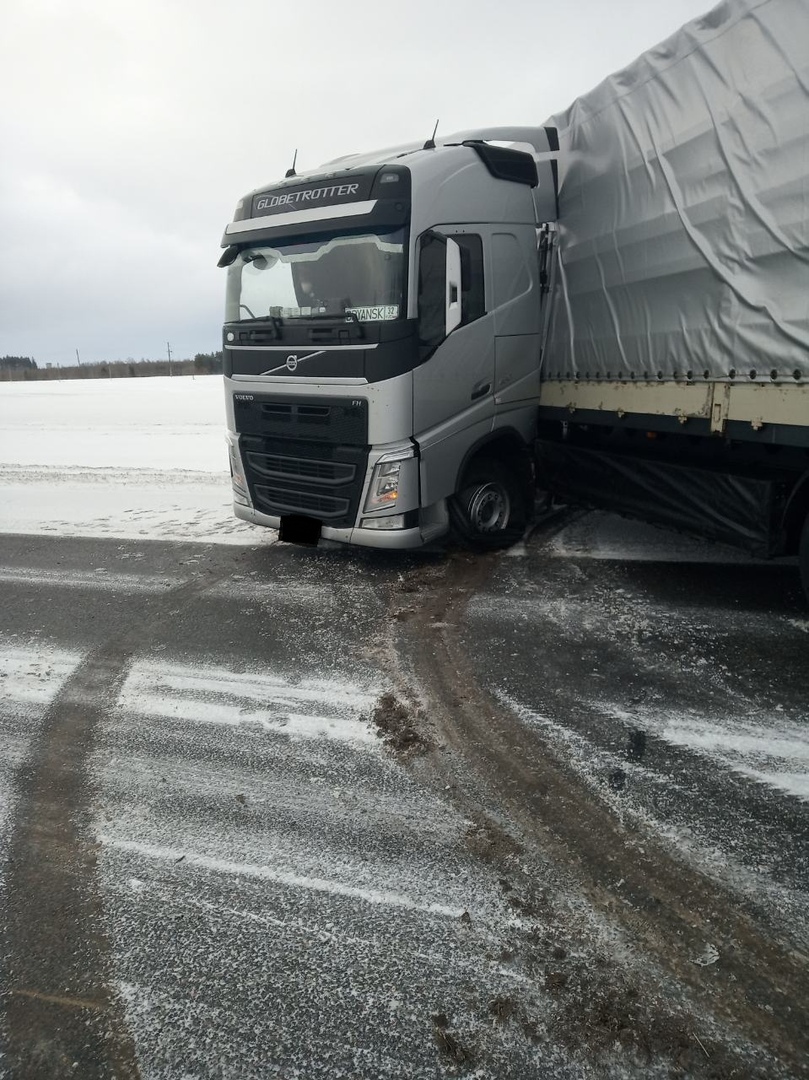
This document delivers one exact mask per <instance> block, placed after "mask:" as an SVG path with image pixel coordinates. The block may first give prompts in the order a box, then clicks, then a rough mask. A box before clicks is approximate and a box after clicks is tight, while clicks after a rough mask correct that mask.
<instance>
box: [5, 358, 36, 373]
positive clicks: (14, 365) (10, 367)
mask: <svg viewBox="0 0 809 1080" xmlns="http://www.w3.org/2000/svg"><path fill="white" fill-rule="evenodd" d="M36 366H37V362H36V360H32V359H31V357H30V356H0V371H35V370H36Z"/></svg>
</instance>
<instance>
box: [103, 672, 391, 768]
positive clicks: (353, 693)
mask: <svg viewBox="0 0 809 1080" xmlns="http://www.w3.org/2000/svg"><path fill="white" fill-rule="evenodd" d="M378 694H379V691H376V692H371V693H362V692H359V691H358V690H357V689H356V687H354V686H352V685H351V684H348V683H342V682H338V681H336V680H315V679H305V680H303V681H301V682H299V683H295V684H293V683H291V682H289V681H288V680H286V679H283V678H281V677H279V676H271V675H258V674H255V673H252V674H249V673H244V672H238V673H237V672H233V671H229V670H227V669H225V668H215V667H207V668H206V669H205V670H204V671H200V670H199V668H195V667H188V666H186V665H182V664H169V665H157V664H155V663H153V662H149V661H143V662H141V663H138V664H137V665H136V666H135V667H134V668H133V669H132V671H130V673H129V676H128V678H127V680H126V683H125V685H124V687H123V690H122V691H121V695H120V698H119V702H118V703H119V705H120V706H121V708H124V709H128V710H131V711H133V712H135V713H137V714H139V715H140V716H148V717H151V718H161V719H166V720H172V719H174V720H184V721H188V722H191V723H198V724H221V725H224V726H226V727H232V728H238V727H241V726H243V725H251V726H257V727H258V728H260V729H262V730H263V731H265V732H270V731H275V732H283V733H284V734H286V735H288V736H290V737H292V738H298V739H317V738H327V739H336V740H339V741H342V742H348V743H356V744H360V745H362V744H370V745H371V746H373V747H375V748H377V749H378V748H379V745H380V744H379V739H378V738H377V736H376V732H375V731H374V730H373V729H372V727H371V725H370V724H369V723H368V720H367V717H368V715H369V713H370V710H371V708H372V706H373V704H374V701H375V700H376V698H377V697H378ZM307 706H308V708H307V709H306V711H303V710H304V708H306V707H307ZM325 709H328V710H329V711H328V712H327V713H325V714H324V713H323V712H322V710H325Z"/></svg>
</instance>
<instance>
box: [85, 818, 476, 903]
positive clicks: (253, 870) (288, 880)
mask: <svg viewBox="0 0 809 1080" xmlns="http://www.w3.org/2000/svg"><path fill="white" fill-rule="evenodd" d="M99 840H100V841H101V843H102V844H105V845H107V847H112V848H116V849H117V850H119V851H127V852H133V853H134V854H136V855H139V856H141V857H142V858H144V859H147V860H160V861H162V862H167V863H179V862H186V863H188V865H189V866H194V867H198V868H200V869H203V870H208V871H210V872H212V873H217V874H231V875H234V876H236V877H249V878H259V879H261V880H262V881H272V882H274V883H276V884H278V885H284V886H287V887H289V888H293V889H306V890H313V891H315V892H324V893H330V894H331V895H332V896H346V897H349V898H350V899H352V900H361V901H363V902H364V903H367V904H382V905H386V906H390V907H400V908H407V909H408V910H410V911H426V912H428V913H429V914H430V915H440V916H443V917H444V918H447V919H457V918H458V917H459V916H460V915H462V914H463V912H464V910H465V909H464V908H462V907H448V906H447V905H445V904H437V903H424V902H420V901H418V900H414V899H413V898H412V897H409V896H406V895H405V894H404V893H400V892H395V891H393V890H387V889H360V888H356V887H355V886H352V885H347V884H345V883H344V882H342V881H332V880H328V879H326V878H322V877H311V876H308V875H303V874H291V873H288V872H284V871H282V870H277V869H275V868H274V867H272V866H268V865H257V864H255V863H243V862H235V861H233V860H231V859H215V858H211V857H210V856H208V855H203V854H201V853H199V852H194V851H189V850H188V849H187V848H178V847H158V846H155V845H153V844H141V843H137V842H135V841H131V840H118V839H115V838H112V837H108V836H104V835H103V834H102V835H101V836H100V837H99Z"/></svg>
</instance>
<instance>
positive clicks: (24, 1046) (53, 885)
mask: <svg viewBox="0 0 809 1080" xmlns="http://www.w3.org/2000/svg"><path fill="white" fill-rule="evenodd" d="M222 576H224V571H223V572H221V573H220V575H219V577H222ZM215 580H216V578H215V577H214V576H212V575H210V574H208V575H205V576H204V577H195V578H193V579H191V580H190V581H186V582H185V583H183V584H182V585H180V586H178V587H177V588H176V589H172V590H170V591H168V592H167V593H166V594H165V596H164V597H163V598H161V599H162V601H163V603H164V604H167V605H169V606H170V608H176V606H177V605H178V604H181V603H183V601H185V600H189V599H191V598H192V597H194V596H195V595H197V594H199V593H202V592H205V591H206V590H207V589H209V588H210V587H211V585H212V584H213V583H214V581H215ZM159 602H160V601H155V605H156V604H157V603H159ZM166 610H167V612H168V607H167V609H166ZM160 614H161V612H160V609H159V608H157V610H155V607H154V606H153V605H150V606H149V609H148V610H147V612H146V613H145V615H144V617H143V618H141V619H140V620H138V621H136V622H135V623H133V624H132V625H130V627H129V629H128V630H127V631H126V632H124V633H122V634H121V635H120V636H118V637H116V638H114V639H113V640H111V641H108V642H107V644H106V645H104V646H102V647H101V648H99V649H97V650H95V651H93V652H91V653H90V654H89V655H88V656H87V657H86V659H85V660H84V661H83V662H82V663H81V664H80V665H79V666H78V667H77V668H76V669H75V671H74V672H73V673H72V674H71V675H70V676H69V678H67V679H66V681H65V682H64V684H63V686H62V688H61V690H60V691H59V693H58V694H57V695H56V697H55V698H54V699H53V701H52V703H51V705H50V706H49V708H48V710H47V712H46V714H45V716H44V718H43V721H42V725H41V728H40V732H39V736H38V738H37V739H36V741H35V743H34V747H33V750H32V752H31V754H30V756H29V763H28V764H27V765H26V766H25V767H23V769H22V770H21V771H20V774H19V779H18V799H17V805H16V810H15V815H14V822H13V826H12V829H13V831H12V835H11V840H10V855H9V869H8V873H7V877H6V882H5V893H6V926H5V927H4V935H3V936H4V939H5V940H4V941H3V955H4V957H5V962H6V969H7V980H6V991H5V1013H6V1034H7V1038H8V1060H9V1064H10V1066H11V1068H12V1070H13V1071H12V1075H15V1076H21V1077H22V1076H26V1077H28V1076H31V1077H37V1076H43V1077H51V1076H62V1075H67V1074H68V1073H69V1072H70V1073H73V1074H74V1075H76V1070H77V1069H79V1070H80V1071H79V1073H78V1075H81V1076H82V1077H83V1078H85V1080H96V1078H98V1080H101V1078H105V1080H106V1078H109V1077H114V1078H115V1080H130V1078H136V1077H138V1075H139V1073H138V1067H137V1062H136V1057H135V1047H134V1043H133V1041H132V1038H131V1036H130V1035H129V1033H128V1030H127V1026H126V1022H125V1016H124V1008H123V1003H122V1002H121V1000H120V998H119V996H118V995H117V993H116V992H115V990H114V989H113V987H112V983H111V970H110V967H111V964H110V943H109V941H108V939H107V937H106V935H105V933H104V929H103V925H102V903H101V896H100V889H99V882H98V874H97V866H96V848H97V844H96V842H95V840H94V837H93V833H92V829H91V820H90V818H91V814H92V810H93V798H94V789H93V786H92V784H91V783H90V782H89V780H88V761H89V756H90V753H91V750H92V748H93V744H94V740H95V736H96V732H97V729H98V727H99V725H100V723H101V720H102V718H103V717H104V716H105V714H106V712H107V709H108V708H109V706H110V703H111V702H113V701H114V700H115V697H116V695H117V693H118V691H119V689H120V687H121V686H122V684H123V682H124V679H125V677H126V674H127V672H128V670H129V667H130V664H131V660H132V657H133V654H134V652H135V650H136V648H139V647H142V646H143V644H144V640H148V639H149V637H150V636H151V635H152V634H153V633H154V631H155V630H156V629H157V627H158V626H159V623H160Z"/></svg>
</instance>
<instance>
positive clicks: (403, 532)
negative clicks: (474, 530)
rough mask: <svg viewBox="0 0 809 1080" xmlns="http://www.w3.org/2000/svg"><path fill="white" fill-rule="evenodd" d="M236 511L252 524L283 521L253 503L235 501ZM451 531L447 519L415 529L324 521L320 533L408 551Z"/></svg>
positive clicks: (329, 537) (338, 539)
mask: <svg viewBox="0 0 809 1080" xmlns="http://www.w3.org/2000/svg"><path fill="white" fill-rule="evenodd" d="M233 511H234V513H235V515H236V517H237V518H241V519H242V521H248V522H250V524H251V525H262V526H264V527H265V528H268V529H278V528H279V527H280V525H281V519H280V518H279V517H273V516H271V515H270V514H262V513H261V512H260V511H258V510H253V509H252V508H251V507H249V506H243V505H242V504H241V503H238V502H234V504H233ZM446 531H447V524H446V522H445V521H443V520H438V521H435V522H431V523H430V524H422V525H420V526H418V527H416V528H415V529H390V530H385V529H361V528H359V527H358V526H357V527H355V528H351V529H334V528H330V527H329V526H327V525H324V526H323V528H322V530H321V533H320V536H321V539H323V540H334V541H336V542H337V543H338V544H356V545H357V546H359V547H373V548H384V549H387V550H390V551H406V550H408V549H412V548H420V547H423V546H424V545H425V544H429V543H430V542H431V541H433V540H437V539H439V537H441V536H443V535H444V534H445V533H446Z"/></svg>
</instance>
